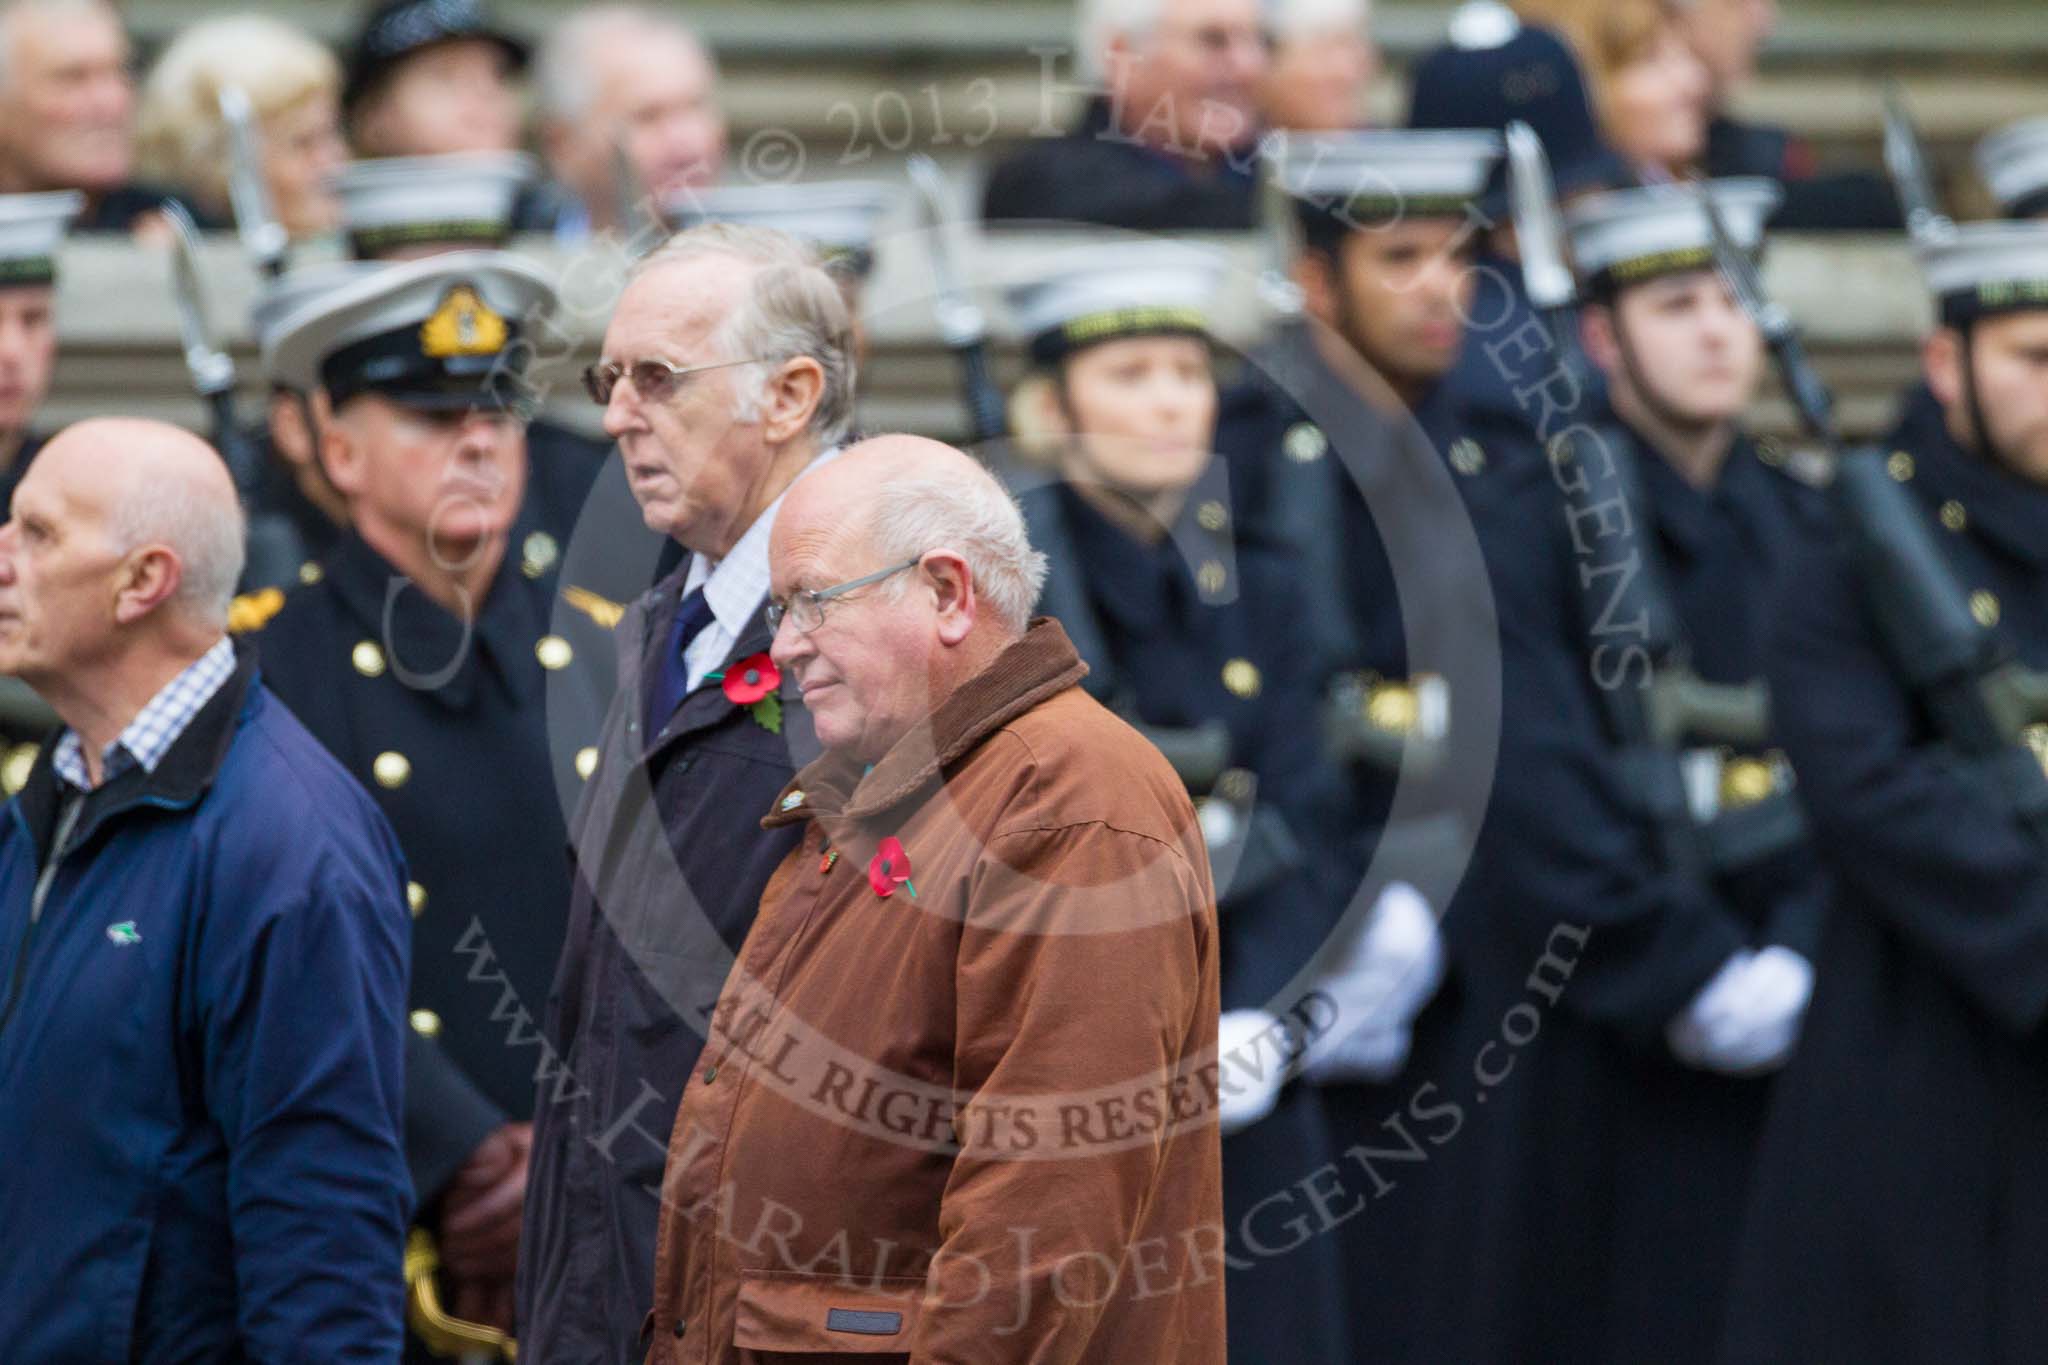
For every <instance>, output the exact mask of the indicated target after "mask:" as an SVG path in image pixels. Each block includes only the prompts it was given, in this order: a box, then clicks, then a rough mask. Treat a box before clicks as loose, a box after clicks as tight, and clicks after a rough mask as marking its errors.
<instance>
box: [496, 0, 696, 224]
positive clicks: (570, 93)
mask: <svg viewBox="0 0 2048 1365" xmlns="http://www.w3.org/2000/svg"><path fill="white" fill-rule="evenodd" d="M533 85H534V96H535V99H536V101H537V103H538V105H539V118H540V129H539V132H540V146H541V152H542V154H543V155H544V156H545V157H546V159H547V165H548V171H549V173H550V174H551V175H552V176H553V177H554V180H555V184H554V185H553V186H551V187H549V189H550V193H548V194H546V195H544V196H542V197H541V198H540V199H539V200H538V201H537V203H536V205H535V212H534V214H533V216H532V217H531V219H529V220H523V221H522V222H521V223H520V226H521V227H522V228H542V229H552V230H553V231H554V233H555V235H556V236H557V237H558V238H560V239H562V240H564V241H575V240H578V239H580V238H583V237H585V236H588V235H589V234H591V233H593V232H603V231H606V230H607V229H614V230H618V231H621V232H627V233H630V232H631V231H632V230H633V229H634V228H636V227H638V226H641V225H643V224H645V223H646V222H648V221H649V220H650V218H652V217H653V216H654V215H656V214H658V213H659V206H660V205H662V204H664V203H666V202H667V201H668V200H669V199H671V198H673V197H675V196H676V195H678V194H683V193H686V192H688V191H691V190H699V189H703V188H705V187H707V186H709V185H711V184H713V183H715V182H716V181H717V179H718V176H719V173H720V171H721V170H722V169H723V168H724V165H725V150H726V147H725V136H726V124H725V113H724V111H723V110H722V109H720V108H719V106H718V66H717V64H716V63H715V62H714V61H713V60H712V57H711V53H710V51H709V50H708V49H706V48H705V46H704V44H703V43H702V42H701V41H700V40H699V39H698V37H697V35H696V34H695V33H693V32H691V30H690V29H689V28H688V27H687V26H686V25H685V24H683V23H682V22H681V21H680V20H678V19H676V18H675V17H673V16H672V15H670V14H666V13H663V12H662V11H659V10H655V9H649V8H644V7H641V6H637V5H608V6H604V7H601V8H596V9H587V10H582V11H580V12H578V13H577V14H575V15H573V16H571V17H570V18H568V19H565V20H563V21H562V23H561V24H560V25H558V26H557V27H556V28H555V30H554V31H553V32H552V33H550V34H549V35H548V38H547V41H546V42H545V43H544V44H542V46H541V49H540V51H539V53H538V54H536V56H535V58H534V64H533Z"/></svg>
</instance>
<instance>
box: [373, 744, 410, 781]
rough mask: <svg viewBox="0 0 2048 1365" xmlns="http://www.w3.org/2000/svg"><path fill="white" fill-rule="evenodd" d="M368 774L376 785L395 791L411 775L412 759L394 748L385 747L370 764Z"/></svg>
mask: <svg viewBox="0 0 2048 1365" xmlns="http://www.w3.org/2000/svg"><path fill="white" fill-rule="evenodd" d="M370 775H371V776H372V777H375V778H376V779H377V785H378V786H380V787H388V788H390V789H392V790H393V791H396V790H397V789H398V788H400V787H403V786H404V785H405V783H406V780H407V779H408V778H410V777H411V776H412V760H411V759H409V758H407V757H406V756H405V755H404V754H401V753H399V752H398V751H397V750H396V749H386V750H385V751H384V752H383V753H381V754H378V755H377V757H376V759H375V760H374V761H373V762H372V763H371V764H370Z"/></svg>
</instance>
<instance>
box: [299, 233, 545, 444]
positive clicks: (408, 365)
mask: <svg viewBox="0 0 2048 1365" xmlns="http://www.w3.org/2000/svg"><path fill="white" fill-rule="evenodd" d="M554 303H555V289H554V286H553V285H552V284H551V283H550V282H549V280H548V277H547V275H546V274H545V273H543V272H542V271H541V270H540V268H539V267H537V266H535V265H533V264H532V263H530V262H528V261H525V260H522V259H520V258H519V257H517V256H513V255H510V254H509V253H506V252H503V251H454V252H445V253H443V254H441V255H438V256H430V257H427V258H426V259H424V260H418V261H406V262H402V263H399V264H393V265H378V266H373V267H372V268H371V269H370V270H369V271H367V272H365V273H364V274H362V275H361V276H360V277H358V278H355V279H350V280H347V281H343V282H341V283H339V284H337V285H336V286H335V287H334V288H332V289H327V290H323V291H320V292H318V293H316V294H315V295H314V296H313V297H312V298H310V299H308V300H307V301H306V302H305V303H303V304H302V305H300V306H299V307H298V308H295V309H293V310H292V311H291V312H290V313H288V314H286V315H285V316H284V317H283V318H281V319H279V320H278V322H277V323H276V325H275V328H274V330H273V332H272V335H271V337H270V339H269V341H268V342H267V343H266V344H265V346H264V350H263V362H264V368H265V369H266V370H267V371H268V372H269V373H270V375H271V376H272V378H273V380H274V381H275V382H276V383H279V384H283V385H286V386H288V387H291V388H296V389H305V390H311V389H314V388H316V387H317V388H324V389H326V390H327V395H328V398H329V400H330V401H331V402H333V403H334V404H335V405H337V406H339V405H340V404H341V403H343V402H346V401H347V400H348V399H350V398H353V397H355V396H356V395H357V394H361V393H377V394H381V395H382V396H384V397H386V398H388V399H390V400H391V401H393V402H395V403H399V404H401V405H403V406H405V407H409V408H418V409H422V410H429V411H461V410H464V409H467V408H472V407H505V406H510V405H511V404H512V403H514V402H515V401H516V400H517V399H518V397H519V391H520V389H521V385H520V383H519V379H520V376H521V375H522V374H523V373H524V370H525V360H526V356H527V354H528V352H529V350H530V348H529V347H525V346H521V345H519V344H518V342H519V339H520V336H521V334H522V333H523V332H524V331H526V330H527V327H528V323H529V320H530V319H532V318H533V317H535V316H536V315H537V314H539V313H542V312H545V311H546V310H548V309H550V308H552V307H553V306H554Z"/></svg>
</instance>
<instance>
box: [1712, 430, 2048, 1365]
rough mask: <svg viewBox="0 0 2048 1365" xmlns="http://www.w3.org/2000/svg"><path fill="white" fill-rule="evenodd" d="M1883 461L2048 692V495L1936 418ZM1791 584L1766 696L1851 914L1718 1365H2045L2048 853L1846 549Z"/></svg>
mask: <svg viewBox="0 0 2048 1365" xmlns="http://www.w3.org/2000/svg"><path fill="white" fill-rule="evenodd" d="M1892 449H1894V450H1902V451H1905V452H1906V453H1907V454H1909V455H1910V457H1911V462H1910V464H1906V463H1904V462H1897V463H1895V464H1894V465H1893V470H1894V477H1897V476H1898V475H1899V474H1900V473H1905V474H1906V476H1907V477H1906V479H1905V482H1906V486H1907V488H1908V489H1909V490H1910V491H1911V492H1912V493H1913V494H1914V496H1915V497H1916V499H1917V500H1918V501H1919V503H1920V505H1921V507H1922V508H1923V510H1924V512H1925V514H1926V517H1927V525H1928V527H1929V528H1930V530H1932V532H1933V534H1934V535H1935V536H1936V537H1938V538H1939V543H1940V545H1941V548H1942V550H1943V551H1944V552H1945V553H1946V554H1947V556H1948V559H1949V562H1950V565H1951V567H1952V568H1953V569H1954V570H1955V573H1956V575H1957V577H1958V579H1959V580H1960V586H1961V587H1962V588H1963V589H1964V590H1965V591H1967V592H1970V593H1972V594H1973V595H1978V596H1977V601H1976V604H1975V606H1976V611H1975V614H1976V616H1977V619H1978V621H1979V624H1980V625H1984V626H1985V628H1986V629H1987V630H1989V631H1993V632H1994V633H1995V634H1996V635H1997V637H1998V638H1999V640H2000V642H2001V644H2002V646H2003V647H2004V648H2005V649H2006V650H2008V651H2009V652H2010V654H2011V655H2012V656H2013V657H2014V658H2016V659H2018V660H2019V661H2020V662H2021V663H2023V664H2026V665H2027V666H2029V667H2031V668H2035V669H2040V668H2043V667H2048V489H2044V488H2042V487H2040V486H2039V485H2037V484H2032V483H2028V482H2026V481H2024V480H2022V479H2020V478H2017V477H2015V476H2014V475H2012V474H2010V473H2008V472H2006V471H2005V470H2004V469H2003V468H2002V467H2000V466H1998V465H1995V464H1993V463H1992V462H1990V461H1988V460H1986V459H1984V458H1982V457H1980V456H1977V455H1975V454H1971V453H1969V452H1966V451H1964V450H1963V449H1961V448H1960V447H1959V446H1958V445H1957V444H1956V443H1955V442H1954V441H1953V440H1951V439H1950V437H1949V435H1948V433H1947V431H1946V430H1945V429H1944V426H1943V421H1942V412H1941V408H1940V406H1939V405H1938V404H1935V403H1934V402H1933V401H1932V400H1931V398H1928V399H1925V400H1924V401H1915V402H1914V403H1912V404H1910V405H1909V409H1908V415H1907V419H1906V421H1905V422H1903V423H1902V424H1901V426H1900V428H1899V429H1898V430H1897V431H1895V432H1894V433H1893V436H1892ZM1799 581H1800V583H1801V585H1802V587H1801V591H1800V592H1799V593H1798V594H1797V595H1796V596H1795V597H1794V598H1793V599H1791V604H1790V605H1791V609H1790V610H1788V611H1787V612H1786V614H1785V617H1784V619H1783V621H1782V623H1781V624H1780V627H1779V631H1778V635H1777V647H1776V648H1775V649H1774V651H1773V656H1774V659H1775V666H1774V670H1773V677H1772V683H1773V686H1774V688H1775V690H1776V693H1777V695H1778V696H1779V697H1780V698H1781V699H1782V701H1781V703H1780V706H1779V715H1780V718H1781V721H1782V731H1783V736H1784V743H1785V747H1786V749H1787V751H1788V752H1790V753H1791V755H1792V758H1793V761H1794V763H1796V764H1797V765H1798V769H1799V775H1800V786H1801V789H1802V790H1803V791H1804V792H1805V794H1806V801H1807V804H1808V806H1809V808H1810V809H1811V811H1812V814H1813V823H1814V828H1815V832H1816V837H1817V840H1818V842H1819V845H1820V848H1821V850H1822V852H1823V854H1824V855H1825V856H1826V857H1827V858H1828V859H1829V860H1830V862H1831V863H1832V864H1833V866H1834V867H1835V868H1836V869H1837V871H1838V873H1839V876H1840V881H1841V887H1842V894H1841V899H1840V904H1839V906H1838V908H1837V910H1836V912H1835V913H1834V914H1833V915H1832V916H1831V917H1830V918H1829V921H1828V928H1827V933H1826V935H1825V937H1824V938H1823V940H1822V943H1821V948H1820V953H1819V957H1818V958H1817V960H1816V968H1817V972H1818V978H1819V979H1818V984H1817V985H1816V986H1815V988H1814V997H1813V1004H1812V1007H1811V1009H1810V1010H1809V1012H1808V1015H1807V1021H1806V1027H1805V1031H1804V1034H1803V1035H1802V1038H1801V1042H1800V1047H1799V1052H1798V1053H1797V1054H1796V1055H1795V1056H1794V1057H1793V1059H1792V1063H1791V1065H1790V1067H1789V1068H1788V1069H1787V1070H1786V1072H1785V1075H1784V1077H1783V1079H1782V1080H1781V1082H1780V1085H1779V1095H1778V1101H1777V1104H1776V1105H1775V1107H1774V1109H1773V1111H1772V1114H1771V1120H1770V1126H1769V1128H1768V1129H1767V1130H1766V1132H1765V1135H1764V1145H1763V1149H1762V1152H1761V1154H1760V1156H1759V1158H1758V1171H1757V1185H1756V1189H1755V1192H1754V1196H1753V1199H1752V1202H1751V1208H1750V1213H1749V1215H1748V1219H1747V1222H1748V1226H1749V1228H1750V1232H1749V1235H1748V1237H1747V1238H1746V1243H1747V1245H1746V1251H1745V1255H1744V1258H1743V1261H1742V1265H1741V1269H1740V1271H1739V1273H1738V1275H1737V1278H1736V1282H1735V1293H1734V1296H1733V1301H1732V1302H1731V1304H1730V1306H1729V1311H1728V1318H1727V1321H1728V1336H1727V1337H1726V1339H1725V1343H1724V1349H1723V1354H1722V1359H1724V1360H1727V1361H1730V1362H1738V1361H1751V1360H1760V1359H1765V1358H1771V1359H1779V1360H1878V1359H1882V1360H1887V1361H1895V1362H1927V1363H1929V1365H1931V1363H1932V1362H1937V1361H1952V1360H1969V1361H1980V1362H1987V1363H1993V1362H1995V1363H1996V1365H2017V1363H2018V1362H2021V1361H2038V1360H2042V1359H2048V1315H2044V1314H2043V1313H2042V1311H2041V1296H2040V1285H2041V1284H2042V1283H2043V1280H2044V1278H2048V1218H2044V1216H2043V1214H2044V1210H2048V1105H2044V1103H2043V1095H2044V1093H2048V1038H2044V1025H2048V853H2044V851H2043V849H2042V847H2041V845H2040V843H2039V842H2037V841H2036V840H2035V839H2033V838H2031V837H2030V836H2029V834H2028V832H2027V831H2026V829H2025V828H2024V827H2023V826H2022V825H2021V823H2020V822H2019V821H2018V820H2017V819H2016V818H2015V817H2014V816H2013V815H2012V814H2011V813H2010V812H2009V811H2008V810H2007V809H2005V808H2004V807H2003V806H2002V805H2001V804H2000V803H1999V802H1998V801H1996V800H1994V799H1993V798H1992V796H1991V794H1990V793H1989V792H1987V791H1985V790H1984V789H1983V788H1981V787H1979V786H1977V785H1976V784H1974V783H1972V782H1970V781H1968V780H1966V779H1965V777H1964V776H1963V773H1962V772H1961V771H1960V769H1961V764H1960V763H1959V762H1958V759H1957V756H1956V755H1955V753H1954V752H1953V751H1952V750H1950V749H1948V748H1947V746H1946V745H1945V744H1942V743H1940V742H1939V740H1940V732H1939V730H1938V729H1937V728H1936V727H1935V725H1934V723H1933V720H1932V717H1931V715H1930V714H1929V710H1928V707H1927V705H1926V704H1925V703H1924V701H1922V700H1921V699H1920V698H1917V697H1916V696H1915V695H1914V694H1913V693H1912V692H1911V691H1910V690H1909V689H1908V688H1907V687H1906V686H1905V684H1904V683H1903V682H1902V681H1901V673H1900V669H1899V666H1898V663H1897V661H1895V660H1894V659H1893V657H1892V656H1891V653H1890V651H1889V650H1888V649H1886V648H1885V647H1883V645H1882V644H1881V643H1880V640H1881V636H1880V635H1879V633H1878V629H1877V623H1876V612H1875V609H1874V608H1875V603H1874V600H1873V598H1872V596H1871V594H1870V593H1869V591H1868V590H1867V589H1866V587H1865V584H1866V582H1867V581H1868V578H1867V575H1866V574H1865V573H1864V572H1862V571H1860V569H1859V566H1858V564H1857V562H1856V560H1855V559H1854V558H1853V557H1852V556H1851V555H1850V554H1849V553H1848V551H1847V549H1846V547H1844V546H1837V545H1831V544H1825V543H1821V544H1815V545H1813V546H1811V547H1810V551H1809V554H1808V555H1807V557H1806V559H1805V561H1804V562H1803V564H1802V565H1801V566H1800V573H1799ZM1994 608H1995V610H1994Z"/></svg>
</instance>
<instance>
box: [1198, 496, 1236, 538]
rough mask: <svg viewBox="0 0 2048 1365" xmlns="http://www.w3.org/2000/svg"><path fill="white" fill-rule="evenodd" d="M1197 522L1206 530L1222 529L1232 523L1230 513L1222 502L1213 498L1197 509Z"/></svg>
mask: <svg viewBox="0 0 2048 1365" xmlns="http://www.w3.org/2000/svg"><path fill="white" fill-rule="evenodd" d="M1195 524H1196V525H1197V526H1199V527H1201V528H1202V529H1203V530H1204V531H1220V530H1222V529H1223V528H1224V527H1226V526H1228V525H1230V513H1229V512H1228V511H1227V510H1225V508H1224V506H1223V504H1222V503H1220V502H1218V501H1217V500H1216V499H1214V498H1211V499H1209V501H1207V502H1205V503H1203V504H1202V505H1201V506H1200V507H1197V508H1196V509H1195Z"/></svg>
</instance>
